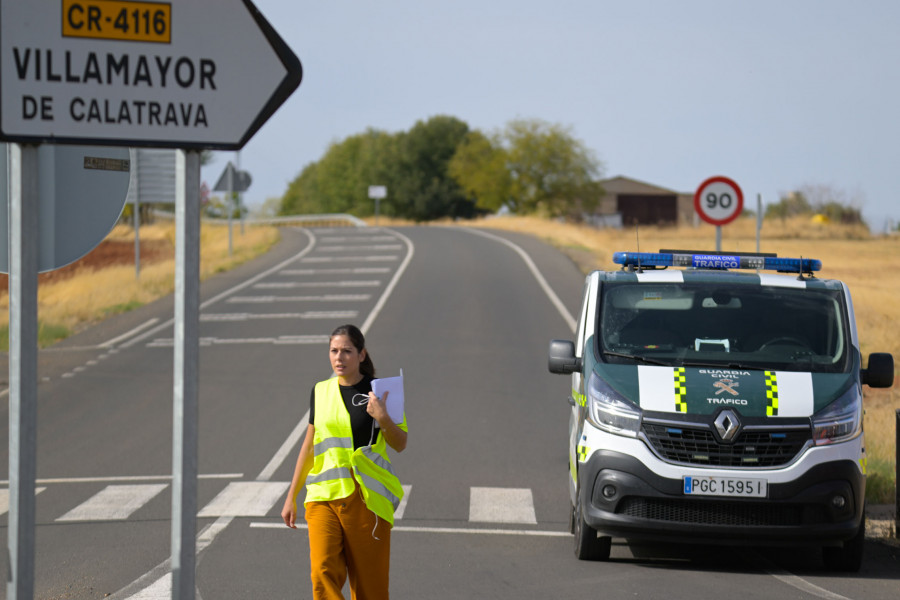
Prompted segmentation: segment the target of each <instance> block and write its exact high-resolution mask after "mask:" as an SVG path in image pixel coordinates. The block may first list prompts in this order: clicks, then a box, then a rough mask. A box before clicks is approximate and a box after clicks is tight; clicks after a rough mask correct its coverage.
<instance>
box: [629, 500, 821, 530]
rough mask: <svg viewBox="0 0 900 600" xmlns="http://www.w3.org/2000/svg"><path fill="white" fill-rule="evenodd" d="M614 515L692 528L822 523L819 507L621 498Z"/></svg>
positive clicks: (724, 501)
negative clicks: (703, 526) (694, 525)
mask: <svg viewBox="0 0 900 600" xmlns="http://www.w3.org/2000/svg"><path fill="white" fill-rule="evenodd" d="M616 512H617V513H619V514H623V515H627V516H629V517H634V518H638V519H650V520H654V521H665V522H668V523H686V524H696V525H730V526H734V527H750V526H759V527H765V526H785V527H790V526H797V525H809V524H817V523H825V522H826V517H825V512H824V510H823V509H822V507H820V506H815V505H791V504H776V503H773V502H736V501H729V500H709V501H706V500H670V499H664V498H635V497H630V498H623V499H622V501H621V502H620V503H619V506H618V508H617V509H616Z"/></svg>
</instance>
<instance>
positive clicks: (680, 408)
mask: <svg viewBox="0 0 900 600" xmlns="http://www.w3.org/2000/svg"><path fill="white" fill-rule="evenodd" d="M686 381H687V376H686V375H685V372H684V367H676V368H675V411H676V412H680V413H687V402H686V401H685V399H684V397H685V396H686V395H687V384H686Z"/></svg>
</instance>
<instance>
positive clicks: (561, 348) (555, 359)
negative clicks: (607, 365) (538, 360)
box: [547, 340, 582, 375]
mask: <svg viewBox="0 0 900 600" xmlns="http://www.w3.org/2000/svg"><path fill="white" fill-rule="evenodd" d="M549 354H550V360H549V362H548V364H547V368H548V369H550V372H551V373H556V374H558V375H568V374H570V373H574V372H575V371H579V370H581V364H582V360H581V359H580V358H578V357H576V356H575V344H574V343H573V342H570V341H569V340H550V352H549Z"/></svg>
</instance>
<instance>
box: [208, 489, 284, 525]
mask: <svg viewBox="0 0 900 600" xmlns="http://www.w3.org/2000/svg"><path fill="white" fill-rule="evenodd" d="M289 485H290V484H289V483H288V482H284V481H233V482H231V483H229V484H228V486H227V487H226V488H225V489H224V490H222V491H221V492H219V494H218V495H217V496H216V497H215V498H213V499H212V501H211V502H210V503H209V504H207V505H206V506H205V507H203V510H201V511H200V513H199V514H198V515H197V516H199V517H264V516H266V514H267V513H268V512H269V509H271V508H272V507H273V506H275V503H277V502H278V501H279V500H280V499H281V498H282V496H283V495H284V493H285V492H286V491H287V489H288V487H289Z"/></svg>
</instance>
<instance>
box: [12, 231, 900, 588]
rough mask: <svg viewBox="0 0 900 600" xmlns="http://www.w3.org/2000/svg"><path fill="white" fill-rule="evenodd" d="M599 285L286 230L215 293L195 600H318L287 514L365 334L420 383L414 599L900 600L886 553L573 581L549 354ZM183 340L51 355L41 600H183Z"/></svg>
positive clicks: (560, 392)
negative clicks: (344, 366) (175, 595)
mask: <svg viewBox="0 0 900 600" xmlns="http://www.w3.org/2000/svg"><path fill="white" fill-rule="evenodd" d="M611 250H612V249H611ZM535 273H538V274H539V276H536V275H535ZM539 280H543V282H544V283H543V285H542V284H541V282H540V281H539ZM582 280H583V277H582V276H581V274H580V273H579V272H578V270H577V269H576V268H575V266H574V265H573V264H572V263H571V262H570V261H569V260H568V259H567V258H566V257H564V256H563V255H562V254H561V253H559V252H558V251H556V250H554V249H552V248H550V247H548V246H545V245H543V244H541V243H540V242H537V241H535V240H533V239H531V238H528V237H524V236H519V235H514V234H508V233H500V232H494V233H485V232H480V231H473V230H467V229H462V228H451V227H448V228H441V227H415V228H399V229H378V228H368V229H335V230H318V229H317V230H304V231H300V230H285V232H284V240H283V241H282V243H281V244H279V245H278V247H277V248H276V249H275V250H273V251H272V252H270V253H269V254H268V255H266V256H265V257H262V258H260V259H258V260H256V261H254V262H253V263H250V264H247V265H244V266H243V267H241V268H239V269H236V270H234V271H231V272H229V273H226V274H222V275H219V276H217V277H215V278H214V279H211V280H209V281H207V282H204V284H203V286H202V297H203V302H204V303H203V306H202V308H201V328H200V331H201V333H200V335H201V358H200V362H201V367H200V368H201V379H200V381H201V384H200V450H199V472H200V480H199V492H198V506H199V507H200V513H199V518H198V552H199V553H198V566H197V587H198V594H197V597H198V598H204V599H206V600H238V599H240V600H244V599H246V598H260V599H270V598H271V599H282V598H285V599H286V598H309V597H311V594H310V590H309V575H308V570H309V561H308V557H307V537H306V531H305V529H302V528H301V529H298V530H290V529H288V528H286V527H284V525H283V524H281V520H280V517H279V513H280V509H281V505H282V502H283V500H284V494H285V492H286V490H287V486H288V483H289V481H290V477H291V472H292V469H293V464H294V460H295V458H296V453H297V451H298V448H299V443H300V437H299V435H298V434H299V432H302V431H304V430H305V422H304V419H305V416H306V412H307V409H308V399H309V391H310V388H311V386H312V385H313V384H314V383H315V382H316V381H318V380H321V379H324V378H327V377H328V376H329V375H330V368H329V365H328V359H327V335H328V334H329V333H330V331H331V330H332V329H333V328H334V327H335V326H336V325H339V324H341V323H344V322H354V323H357V324H359V325H361V326H364V328H365V330H366V334H367V338H368V345H369V350H370V353H371V355H372V357H373V359H374V361H375V365H376V367H377V368H378V371H379V374H380V375H382V376H390V375H395V374H397V373H398V372H399V370H400V369H401V368H402V369H403V372H404V375H405V378H406V397H407V415H408V421H409V429H410V434H409V435H410V437H409V445H408V448H407V450H406V451H405V452H403V453H402V454H400V455H398V456H396V458H395V459H394V465H395V470H396V471H397V473H398V475H399V476H400V479H401V481H402V482H403V483H404V484H405V485H406V486H408V488H407V490H408V492H407V496H406V499H405V502H404V504H403V505H402V506H401V509H400V511H401V515H400V518H399V519H398V520H397V522H396V526H395V529H394V533H393V537H392V545H393V550H392V567H391V589H392V594H393V596H394V597H395V598H435V599H443V598H515V599H520V598H523V599H524V598H535V599H537V598H564V597H571V598H586V597H596V596H601V595H602V596H603V597H611V598H633V597H644V598H664V597H665V598H669V597H673V596H675V597H690V598H692V599H694V600H707V599H708V600H713V599H715V600H721V598H728V597H734V596H735V595H739V596H740V597H742V598H766V599H780V598H829V599H841V598H853V599H862V598H865V599H878V598H885V599H886V598H892V599H893V598H896V597H897V589H898V579H900V569H898V558H897V551H896V549H892V548H889V547H887V546H883V545H880V544H875V543H870V544H868V547H867V559H866V563H865V564H864V566H863V569H862V571H861V572H860V573H859V574H855V575H849V576H847V575H834V574H830V573H827V572H824V571H823V570H822V568H821V566H820V562H819V553H818V551H817V550H816V549H808V550H807V549H802V550H799V551H798V550H796V549H792V550H773V549H750V548H728V549H722V548H709V547H693V546H672V547H661V546H645V547H635V546H628V545H627V544H626V542H625V540H615V541H614V546H613V551H612V560H611V561H610V562H608V563H588V562H581V561H578V560H576V559H575V558H574V556H573V554H572V545H573V541H572V537H571V536H570V535H569V534H568V533H567V524H568V504H569V502H568V496H567V492H566V480H565V477H566V439H567V438H566V427H567V418H568V405H567V403H566V392H567V390H566V386H567V384H568V379H567V378H565V377H559V376H553V375H550V374H549V373H548V372H547V367H546V352H547V343H548V341H549V340H550V339H551V338H560V337H562V338H568V337H571V335H570V334H571V328H572V324H571V315H574V314H576V313H577V310H578V303H579V299H580V294H581V285H582ZM548 290H551V293H550V294H548ZM551 296H555V297H556V298H557V300H556V301H554V300H553V299H551ZM171 318H172V299H171V298H166V299H163V300H161V301H159V302H156V303H153V304H151V305H147V306H145V307H142V308H141V309H139V310H137V311H134V312H131V313H128V314H125V315H120V316H117V317H115V318H113V319H110V320H108V321H106V322H104V323H103V324H101V325H99V326H97V327H94V328H92V329H90V330H88V331H85V332H83V333H81V334H79V335H77V336H74V337H72V338H70V339H68V340H66V341H65V342H64V343H62V344H59V345H58V346H56V347H54V348H53V349H49V350H45V351H42V352H41V353H40V373H39V376H40V383H39V416H38V420H39V421H38V426H39V434H38V488H39V492H38V495H37V538H36V539H37V567H36V571H37V575H36V597H38V598H42V599H64V598H65V599H69V598H71V599H82V598H85V599H86V598H104V597H106V598H112V599H113V600H125V599H134V600H139V599H156V598H168V597H169V596H168V592H167V590H168V586H169V576H168V564H167V562H166V561H167V558H168V556H169V553H170V531H171V485H170V483H171V481H170V478H169V475H170V474H171V472H172V464H171V463H172V458H171V456H172V360H173V358H172V339H171V338H172V326H171ZM4 368H5V364H4ZM0 411H2V413H3V414H4V417H7V418H8V407H7V403H6V402H2V405H0ZM5 420H6V418H5V419H4V421H5ZM0 461H2V462H0V464H3V465H6V464H8V433H7V428H6V427H4V428H3V433H2V439H0ZM4 468H5V467H4ZM3 485H5V484H3ZM4 493H5V490H3V489H0V508H2V500H3V494H4ZM0 519H2V521H0V525H2V532H0V533H2V535H3V536H6V535H7V530H6V519H7V517H6V515H5V514H4V515H3V516H2V517H0ZM3 562H4V563H5V561H3ZM3 568H5V565H4V567H3ZM3 593H5V588H4V589H3ZM348 597H349V595H348Z"/></svg>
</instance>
